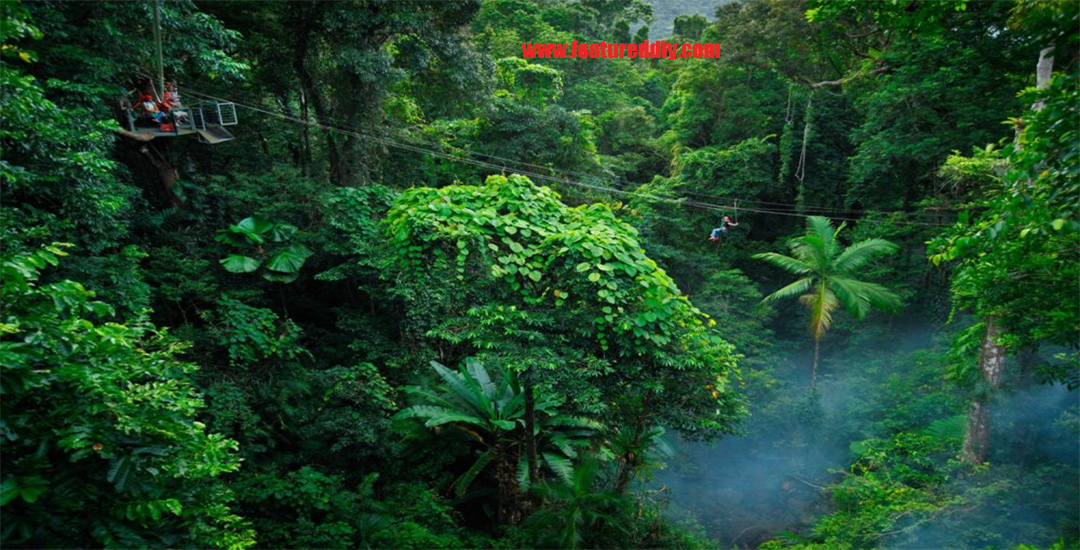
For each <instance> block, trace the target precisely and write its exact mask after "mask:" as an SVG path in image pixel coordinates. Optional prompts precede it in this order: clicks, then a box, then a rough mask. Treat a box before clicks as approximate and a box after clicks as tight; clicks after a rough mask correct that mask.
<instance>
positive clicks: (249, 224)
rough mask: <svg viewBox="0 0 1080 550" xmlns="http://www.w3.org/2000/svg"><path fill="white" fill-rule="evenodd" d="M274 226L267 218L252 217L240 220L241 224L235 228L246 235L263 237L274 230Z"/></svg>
mask: <svg viewBox="0 0 1080 550" xmlns="http://www.w3.org/2000/svg"><path fill="white" fill-rule="evenodd" d="M274 225H275V224H274V222H272V221H270V220H267V219H266V218H260V217H258V216H252V217H250V218H244V219H242V220H240V223H238V224H236V225H235V226H234V227H237V228H239V229H241V230H243V231H244V232H245V233H250V234H253V235H259V236H261V235H263V234H264V233H267V232H268V231H271V230H272V229H274ZM284 225H288V224H284Z"/></svg>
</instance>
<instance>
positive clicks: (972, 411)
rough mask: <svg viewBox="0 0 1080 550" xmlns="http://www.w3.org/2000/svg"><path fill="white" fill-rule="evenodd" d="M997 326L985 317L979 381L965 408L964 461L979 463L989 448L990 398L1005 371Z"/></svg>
mask: <svg viewBox="0 0 1080 550" xmlns="http://www.w3.org/2000/svg"><path fill="white" fill-rule="evenodd" d="M999 333H1000V329H999V328H998V325H997V320H996V319H994V317H993V316H992V315H991V316H988V317H987V318H986V332H985V333H984V334H983V341H982V346H981V347H980V348H979V374H980V376H981V377H982V383H981V384H980V387H979V389H978V390H976V392H975V396H974V397H973V398H972V400H971V407H970V408H969V409H968V422H967V433H965V434H964V447H963V450H962V451H961V453H960V456H961V458H962V459H963V460H964V462H967V463H969V464H982V463H984V462H986V456H987V454H988V453H989V451H990V397H991V396H992V395H993V393H994V392H995V391H996V390H997V389H998V388H1000V387H1001V375H1002V373H1003V372H1004V370H1005V347H1004V346H1002V345H1001V344H998V343H997V338H998V335H999Z"/></svg>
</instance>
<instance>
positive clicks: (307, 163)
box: [300, 87, 311, 178]
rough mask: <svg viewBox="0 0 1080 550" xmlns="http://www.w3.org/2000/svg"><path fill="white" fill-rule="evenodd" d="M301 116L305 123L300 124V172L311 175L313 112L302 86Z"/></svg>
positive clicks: (307, 175)
mask: <svg viewBox="0 0 1080 550" xmlns="http://www.w3.org/2000/svg"><path fill="white" fill-rule="evenodd" d="M300 118H301V119H303V121H304V124H303V125H302V126H300V141H301V149H300V173H301V174H303V176H304V177H305V178H306V177H309V176H311V129H310V128H309V127H308V124H309V123H310V122H311V112H310V108H309V107H308V98H307V93H305V92H304V88H303V87H301V88H300Z"/></svg>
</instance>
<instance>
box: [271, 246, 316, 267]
mask: <svg viewBox="0 0 1080 550" xmlns="http://www.w3.org/2000/svg"><path fill="white" fill-rule="evenodd" d="M312 254H313V252H312V251H311V249H310V248H308V247H306V246H304V245H302V244H291V245H289V246H287V247H285V248H283V249H281V251H279V252H278V253H277V254H274V255H273V256H271V257H270V259H269V260H267V262H266V268H267V269H270V270H273V271H277V272H279V273H297V272H299V271H300V268H301V267H304V262H305V261H307V259H308V257H310V256H311V255H312Z"/></svg>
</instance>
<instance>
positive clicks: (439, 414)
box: [394, 405, 484, 428]
mask: <svg viewBox="0 0 1080 550" xmlns="http://www.w3.org/2000/svg"><path fill="white" fill-rule="evenodd" d="M394 418H396V419H397V418H423V419H425V422H424V425H425V426H427V427H429V428H434V427H435V426H442V425H443V424H449V423H451V422H464V423H467V424H472V425H474V426H483V425H484V421H483V420H481V419H480V418H478V417H476V416H473V415H470V414H464V413H462V412H460V411H456V410H454V409H448V408H446V407H439V406H435V405H413V406H411V407H409V408H407V409H404V410H402V411H401V412H399V413H397V414H396V415H394Z"/></svg>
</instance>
